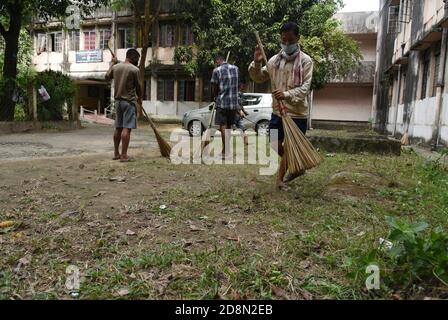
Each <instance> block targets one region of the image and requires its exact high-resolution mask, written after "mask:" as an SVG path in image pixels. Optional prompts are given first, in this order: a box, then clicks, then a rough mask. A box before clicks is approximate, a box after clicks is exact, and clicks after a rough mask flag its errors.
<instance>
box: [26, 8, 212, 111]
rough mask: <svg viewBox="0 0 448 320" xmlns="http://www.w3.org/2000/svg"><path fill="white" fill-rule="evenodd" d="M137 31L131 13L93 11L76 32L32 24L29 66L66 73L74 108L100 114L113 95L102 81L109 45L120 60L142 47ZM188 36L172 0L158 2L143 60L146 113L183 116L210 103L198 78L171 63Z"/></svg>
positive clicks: (189, 42) (190, 39)
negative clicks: (32, 51)
mask: <svg viewBox="0 0 448 320" xmlns="http://www.w3.org/2000/svg"><path fill="white" fill-rule="evenodd" d="M152 3H155V1H153V2H152ZM142 10H143V9H142ZM139 30H140V28H138V27H137V26H136V19H135V17H134V12H133V10H130V9H123V10H121V11H118V12H114V11H112V10H111V9H109V8H102V9H99V10H96V11H95V12H94V13H93V14H92V15H90V16H88V17H86V18H85V19H83V20H82V23H81V28H80V29H79V30H66V28H63V25H62V24H61V23H60V22H50V23H46V24H43V23H42V22H40V21H36V22H35V23H34V27H33V31H32V35H33V38H34V47H35V48H34V49H35V55H34V57H33V64H34V66H35V68H36V70H37V71H44V70H47V69H51V70H55V71H62V72H64V73H66V74H68V75H69V76H70V77H71V78H72V79H74V81H75V83H76V85H77V89H78V94H77V104H78V105H79V106H83V107H84V108H86V109H91V110H97V109H99V110H100V111H102V110H104V108H106V107H107V106H109V104H110V101H111V95H112V93H111V86H110V83H107V82H106V81H105V80H104V76H105V73H106V71H107V70H108V69H109V66H110V61H111V59H112V54H111V52H110V50H109V47H111V50H112V52H114V53H115V54H116V56H117V57H118V59H119V60H120V61H124V60H125V56H126V51H127V50H128V49H129V48H141V43H142V39H141V34H140V32H139ZM193 38H194V37H193V32H192V29H191V27H190V26H188V25H186V24H185V23H184V22H183V21H181V20H180V19H179V15H178V14H176V1H175V0H169V1H166V0H164V1H162V4H161V8H160V14H159V15H158V16H157V18H156V19H154V23H153V26H152V34H151V43H150V47H149V50H148V54H147V58H146V70H145V86H144V87H145V90H144V91H145V92H144V97H143V100H144V107H145V109H146V110H147V111H149V112H151V113H154V114H158V115H182V114H183V113H184V112H185V111H187V110H189V109H192V108H198V107H200V106H202V104H203V103H202V101H204V100H209V98H207V95H208V90H207V88H205V89H204V90H202V87H203V86H202V85H201V83H202V81H201V79H198V78H194V77H191V76H189V75H188V74H187V73H186V72H185V71H184V68H182V67H181V66H179V65H176V64H175V63H174V53H175V49H176V47H178V46H191V45H193V43H194V39H193ZM109 40H110V41H109ZM108 46H109V47H108ZM138 50H139V51H141V49H138Z"/></svg>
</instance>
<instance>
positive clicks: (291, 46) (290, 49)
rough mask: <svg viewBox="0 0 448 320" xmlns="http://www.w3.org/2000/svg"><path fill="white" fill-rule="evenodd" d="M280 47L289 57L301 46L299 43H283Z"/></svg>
mask: <svg viewBox="0 0 448 320" xmlns="http://www.w3.org/2000/svg"><path fill="white" fill-rule="evenodd" d="M280 46H281V47H282V49H283V51H285V53H286V54H287V55H291V54H293V53H294V52H296V51H297V49H298V48H299V44H298V43H294V44H284V43H281V44H280Z"/></svg>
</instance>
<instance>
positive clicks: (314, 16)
mask: <svg viewBox="0 0 448 320" xmlns="http://www.w3.org/2000/svg"><path fill="white" fill-rule="evenodd" d="M182 3H183V12H185V13H186V19H187V20H188V21H189V22H190V23H191V24H192V26H193V29H194V32H195V36H196V45H197V48H196V49H197V53H196V54H195V56H194V57H193V58H190V55H188V54H185V52H187V51H186V50H185V49H184V48H179V50H178V51H179V53H178V54H177V55H176V56H177V57H180V58H179V59H178V60H179V62H183V63H184V65H185V67H186V69H187V70H190V71H191V72H192V73H196V74H204V73H207V72H208V71H209V70H210V69H211V68H212V67H213V57H214V55H215V54H216V53H218V52H221V53H224V54H225V53H227V51H230V52H231V59H230V60H231V61H232V62H235V63H236V64H237V65H239V66H240V69H241V70H242V71H243V72H247V66H248V65H249V63H250V62H251V61H252V60H253V52H254V47H255V44H256V41H255V36H254V31H255V30H258V31H259V32H260V36H261V38H262V40H263V42H264V44H265V47H266V51H267V54H268V55H269V56H272V55H274V54H275V53H277V52H278V51H279V32H278V31H279V29H280V27H281V25H282V24H283V23H284V22H287V21H295V22H297V23H298V24H299V26H300V29H301V30H300V32H301V41H300V42H301V45H302V47H303V50H304V52H306V53H308V54H309V55H310V56H311V57H312V58H313V60H314V61H315V64H316V67H315V74H314V82H313V88H314V89H319V88H321V87H322V86H323V85H325V83H327V82H328V81H330V80H331V79H333V78H334V77H337V76H340V77H342V76H345V75H346V74H347V73H348V72H349V71H350V70H351V69H352V68H353V67H355V66H356V65H357V64H358V63H359V61H360V59H361V53H360V51H359V48H358V46H357V43H356V42H355V41H354V40H352V39H351V38H350V37H348V36H346V35H345V34H344V33H343V31H342V30H341V29H340V28H339V27H340V25H339V22H338V21H337V20H335V19H334V18H333V16H334V14H335V13H336V12H337V11H338V9H339V8H340V7H341V6H342V2H341V1H340V0H225V1H224V0H184V1H183V2H182ZM181 57H184V58H183V59H181ZM185 57H186V58H185Z"/></svg>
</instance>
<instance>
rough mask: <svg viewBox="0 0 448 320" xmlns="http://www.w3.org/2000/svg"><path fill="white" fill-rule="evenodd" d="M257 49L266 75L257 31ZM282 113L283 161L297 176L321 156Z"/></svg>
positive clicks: (319, 159)
mask: <svg viewBox="0 0 448 320" xmlns="http://www.w3.org/2000/svg"><path fill="white" fill-rule="evenodd" d="M255 37H256V38H257V42H258V47H259V48H260V50H261V53H262V55H263V60H264V63H265V64H266V67H267V70H268V73H270V70H269V68H268V59H267V57H266V53H265V51H264V47H263V43H262V42H261V39H260V35H259V33H258V31H256V32H255ZM271 79H272V77H271ZM271 86H272V90H274V91H275V90H276V88H275V83H274V81H271ZM279 104H280V107H281V109H282V110H284V109H286V107H285V105H284V103H283V101H281V100H280V101H279ZM281 113H282V121H283V127H284V131H285V141H284V150H285V155H284V156H285V159H286V163H287V166H288V173H289V174H291V175H299V174H301V173H302V172H303V171H305V170H309V169H312V168H314V167H317V166H318V165H319V164H320V163H321V162H322V161H323V158H322V156H321V155H320V154H319V153H318V152H317V151H316V149H314V147H313V145H312V144H311V143H310V142H309V141H308V139H307V138H306V137H305V135H304V134H303V132H302V131H301V130H300V129H299V128H298V127H297V125H296V124H295V123H294V121H293V120H292V119H291V117H290V116H289V115H288V114H287V113H286V112H285V111H281Z"/></svg>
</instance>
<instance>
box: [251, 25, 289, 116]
mask: <svg viewBox="0 0 448 320" xmlns="http://www.w3.org/2000/svg"><path fill="white" fill-rule="evenodd" d="M255 37H256V38H257V42H258V47H259V48H260V50H261V54H262V55H263V60H264V63H265V65H266V70H267V71H268V74H269V77H270V78H271V88H272V90H273V91H275V90H277V87H276V85H275V82H274V81H273V79H272V74H271V72H270V70H269V67H268V57H267V56H266V52H265V51H264V46H263V42H261V39H260V34H259V33H258V31H255ZM278 104H279V105H280V106H281V107H282V108H286V107H285V104H284V103H283V101H281V100H278ZM280 112H282V111H280ZM282 113H283V112H282Z"/></svg>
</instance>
